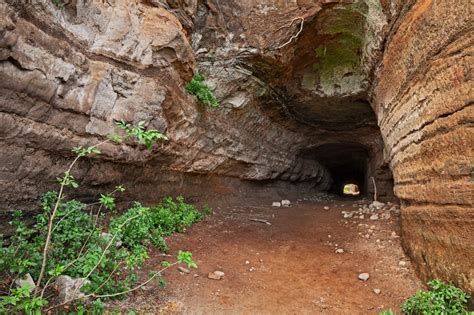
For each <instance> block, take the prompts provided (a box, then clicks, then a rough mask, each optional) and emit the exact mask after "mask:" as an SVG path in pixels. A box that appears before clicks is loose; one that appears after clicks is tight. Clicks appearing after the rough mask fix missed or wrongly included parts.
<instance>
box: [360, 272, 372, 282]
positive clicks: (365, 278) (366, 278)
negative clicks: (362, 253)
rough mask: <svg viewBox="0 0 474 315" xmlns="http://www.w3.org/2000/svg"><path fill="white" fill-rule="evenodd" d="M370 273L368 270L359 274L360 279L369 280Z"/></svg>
mask: <svg viewBox="0 0 474 315" xmlns="http://www.w3.org/2000/svg"><path fill="white" fill-rule="evenodd" d="M369 277H370V275H369V274H368V273H367V272H364V273H361V274H359V280H362V281H367V280H369Z"/></svg>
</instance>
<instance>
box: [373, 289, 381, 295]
mask: <svg viewBox="0 0 474 315" xmlns="http://www.w3.org/2000/svg"><path fill="white" fill-rule="evenodd" d="M380 292H382V291H381V290H380V289H374V293H375V294H380Z"/></svg>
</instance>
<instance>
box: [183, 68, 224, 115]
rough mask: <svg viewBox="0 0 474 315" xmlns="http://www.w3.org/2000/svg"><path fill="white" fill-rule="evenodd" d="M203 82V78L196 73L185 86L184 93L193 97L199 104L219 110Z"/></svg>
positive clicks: (217, 103) (213, 97)
mask: <svg viewBox="0 0 474 315" xmlns="http://www.w3.org/2000/svg"><path fill="white" fill-rule="evenodd" d="M204 80H205V78H204V77H203V76H202V75H201V74H199V73H197V74H196V75H195V76H194V77H193V79H192V80H191V82H189V83H188V84H187V85H186V91H188V93H190V94H192V95H195V96H196V97H197V98H198V100H199V101H200V102H201V103H203V104H205V105H207V106H209V107H211V108H219V106H220V105H219V102H218V101H217V98H216V97H215V96H214V93H213V92H212V91H211V89H210V88H209V86H208V85H207V84H206V82H205V81H204Z"/></svg>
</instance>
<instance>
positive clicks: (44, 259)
mask: <svg viewBox="0 0 474 315" xmlns="http://www.w3.org/2000/svg"><path fill="white" fill-rule="evenodd" d="M117 125H118V127H119V128H121V129H123V130H125V133H126V135H125V136H119V135H109V136H108V138H107V140H104V141H103V142H101V143H99V144H96V145H94V146H90V147H76V148H74V149H73V150H72V151H73V153H75V154H76V158H75V159H74V161H73V162H72V163H71V164H70V165H69V167H68V169H67V170H66V171H65V172H64V173H63V174H62V175H61V176H59V177H58V178H57V181H58V183H59V184H60V188H59V190H58V192H47V193H45V194H44V195H43V196H42V199H41V208H42V212H41V213H40V214H38V215H36V216H35V217H34V224H33V225H31V226H28V225H26V224H25V220H24V218H23V213H22V212H21V211H19V210H14V211H13V212H12V220H11V222H10V225H11V226H12V227H13V229H14V231H15V232H14V234H13V235H12V236H11V237H10V238H8V240H4V238H3V236H2V235H0V275H2V276H4V278H5V279H9V280H7V281H6V282H8V281H10V283H11V284H12V285H11V286H9V288H5V289H8V294H7V295H4V296H0V314H4V313H12V312H16V313H22V312H23V313H26V314H40V313H41V312H46V313H49V312H51V310H52V309H54V308H57V307H61V306H63V304H64V305H65V304H69V305H70V306H71V307H73V308H74V309H75V310H76V311H77V313H78V314H79V313H84V312H85V308H84V305H82V304H81V303H82V300H81V299H83V298H84V297H79V298H77V299H72V300H70V301H66V302H65V303H62V304H54V305H50V302H51V301H54V299H53V300H50V299H49V298H50V297H51V296H54V294H51V293H53V292H52V291H53V290H52V286H53V283H54V281H55V280H56V279H57V278H58V277H59V276H69V277H71V278H75V279H78V278H82V279H84V280H83V281H82V284H83V286H82V288H81V289H80V291H81V292H82V293H84V294H85V297H87V298H89V299H91V302H90V303H89V305H88V306H87V311H88V312H89V313H94V314H99V313H101V310H102V309H103V304H102V300H104V299H107V298H113V297H118V296H123V295H124V294H127V293H128V292H130V291H133V290H136V289H138V288H140V287H141V286H143V285H146V284H147V283H149V282H151V281H152V280H155V279H157V280H158V283H159V284H160V285H162V284H164V281H163V280H162V278H161V273H162V271H163V270H165V269H167V268H169V267H171V266H173V265H176V264H178V263H185V264H187V265H188V266H189V267H194V268H196V267H197V265H196V264H195V263H194V262H193V261H192V254H191V253H189V252H182V251H180V252H179V253H178V255H177V257H176V261H175V262H174V263H168V264H167V265H166V266H163V268H162V269H161V270H158V271H153V272H151V273H150V275H149V278H148V280H147V281H145V282H143V283H141V284H138V285H137V283H138V281H139V277H138V271H139V270H140V269H141V267H142V266H143V264H144V262H145V260H146V259H147V258H148V250H149V247H150V246H151V245H155V246H158V247H160V248H161V249H162V250H167V246H166V242H165V240H164V237H165V236H169V235H171V234H173V233H175V232H183V231H184V230H185V229H186V228H187V227H189V226H191V225H192V224H193V223H194V222H196V221H198V220H200V219H202V218H203V216H204V215H203V214H201V213H200V212H199V211H198V210H197V209H196V208H195V207H194V206H192V205H190V204H187V203H185V201H184V199H183V198H182V197H178V198H176V200H174V199H172V198H169V197H168V198H165V199H164V200H163V201H162V202H161V203H160V204H159V205H157V206H154V207H144V206H142V205H141V204H140V203H138V202H136V203H135V204H134V205H133V207H131V208H130V209H128V210H127V211H125V212H124V213H123V214H121V215H118V216H115V217H112V218H111V219H110V221H109V223H107V222H108V220H107V218H106V217H105V215H104V213H103V211H102V210H103V209H107V210H110V211H113V210H115V209H116V204H115V202H116V195H117V194H118V193H121V192H123V191H125V188H124V187H123V186H122V185H118V186H116V187H115V189H114V190H113V191H112V192H110V193H107V194H101V195H100V198H99V200H98V202H96V203H92V204H84V203H82V202H80V201H78V200H74V199H72V200H67V199H66V198H65V196H64V194H65V189H76V188H77V187H79V184H78V183H77V182H76V180H75V179H74V176H73V175H72V169H73V167H74V165H75V164H76V162H77V161H78V160H79V158H81V157H86V156H90V155H92V154H100V150H99V149H98V147H99V146H100V145H102V144H104V143H107V142H116V143H118V142H122V141H124V140H128V139H130V138H133V139H135V140H137V141H138V142H139V143H142V144H144V145H145V146H146V147H147V148H148V149H151V148H152V145H153V144H154V143H155V142H156V141H157V140H166V139H167V137H166V136H165V135H164V134H162V133H160V132H158V131H156V130H145V126H144V123H143V122H140V123H139V124H138V125H137V126H132V125H130V124H128V123H126V122H123V121H121V122H118V123H117ZM205 211H206V212H208V211H209V210H208V209H205ZM26 275H29V276H31V278H32V279H33V281H34V282H35V288H32V287H31V285H30V286H28V285H23V286H22V287H19V288H14V286H13V281H14V280H17V279H22V278H23V277H24V276H26ZM86 280H87V281H86ZM79 287H81V285H79ZM46 296H48V297H46ZM46 305H48V307H49V308H46V309H45V306H46Z"/></svg>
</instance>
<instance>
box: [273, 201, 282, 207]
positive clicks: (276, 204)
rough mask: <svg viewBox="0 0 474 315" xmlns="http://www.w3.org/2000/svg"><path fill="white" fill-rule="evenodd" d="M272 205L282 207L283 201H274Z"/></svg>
mask: <svg viewBox="0 0 474 315" xmlns="http://www.w3.org/2000/svg"><path fill="white" fill-rule="evenodd" d="M272 207H276V208H280V207H281V202H279V201H274V202H273V203H272Z"/></svg>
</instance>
